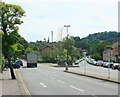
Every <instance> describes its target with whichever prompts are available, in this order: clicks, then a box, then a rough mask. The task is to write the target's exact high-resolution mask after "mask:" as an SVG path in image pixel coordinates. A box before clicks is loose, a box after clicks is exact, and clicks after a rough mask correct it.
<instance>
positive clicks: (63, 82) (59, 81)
mask: <svg viewBox="0 0 120 97" xmlns="http://www.w3.org/2000/svg"><path fill="white" fill-rule="evenodd" d="M57 81H58V82H60V83H63V84H65V82H63V81H61V80H57Z"/></svg>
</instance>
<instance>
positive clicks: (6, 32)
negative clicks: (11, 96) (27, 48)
mask: <svg viewBox="0 0 120 97" xmlns="http://www.w3.org/2000/svg"><path fill="white" fill-rule="evenodd" d="M0 8H1V16H0V19H1V30H2V32H3V35H2V53H3V55H4V56H5V58H7V60H8V62H9V64H10V72H11V77H12V79H16V77H15V74H14V70H13V68H12V65H11V57H12V56H13V52H14V50H13V48H12V45H14V44H15V43H17V41H18V39H17V36H16V35H18V30H19V27H18V25H20V24H22V23H23V21H21V18H22V16H24V14H25V11H24V10H23V9H22V8H21V7H20V6H19V5H13V4H6V3H5V2H0Z"/></svg>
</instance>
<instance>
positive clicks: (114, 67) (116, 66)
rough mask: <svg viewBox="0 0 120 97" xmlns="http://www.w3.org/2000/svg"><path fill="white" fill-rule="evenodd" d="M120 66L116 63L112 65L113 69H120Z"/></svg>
mask: <svg viewBox="0 0 120 97" xmlns="http://www.w3.org/2000/svg"><path fill="white" fill-rule="evenodd" d="M119 65H120V64H119V63H114V64H113V65H112V69H118V67H119Z"/></svg>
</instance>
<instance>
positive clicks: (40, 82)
mask: <svg viewBox="0 0 120 97" xmlns="http://www.w3.org/2000/svg"><path fill="white" fill-rule="evenodd" d="M25 65H26V62H25V61H24V66H23V68H21V69H20V73H21V75H22V77H23V80H24V82H25V84H26V86H27V88H28V90H29V91H30V93H31V95H92V96H94V97H96V96H95V95H118V84H115V83H111V82H106V81H102V80H98V79H94V78H88V77H84V76H78V75H74V74H70V73H65V72H63V70H64V68H63V67H50V66H49V65H45V64H44V65H43V64H38V67H37V68H27V67H26V66H25Z"/></svg>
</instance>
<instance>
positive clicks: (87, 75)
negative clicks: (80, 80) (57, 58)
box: [64, 70, 120, 84]
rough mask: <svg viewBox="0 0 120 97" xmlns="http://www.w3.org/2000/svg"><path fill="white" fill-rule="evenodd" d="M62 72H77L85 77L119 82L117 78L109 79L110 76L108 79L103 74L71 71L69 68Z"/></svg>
mask: <svg viewBox="0 0 120 97" xmlns="http://www.w3.org/2000/svg"><path fill="white" fill-rule="evenodd" d="M64 72H67V73H72V74H77V75H81V76H86V77H91V78H96V79H100V80H104V81H109V82H113V83H117V84H120V80H117V79H111V78H109V79H108V78H107V77H103V76H98V75H93V74H84V73H80V72H76V71H71V70H65V71H64Z"/></svg>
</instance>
